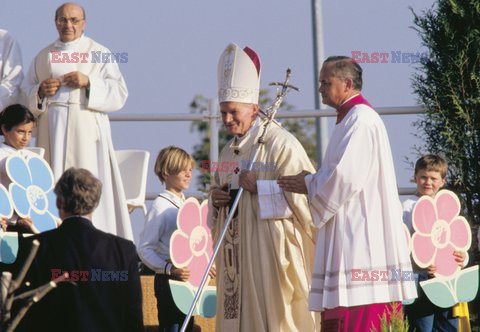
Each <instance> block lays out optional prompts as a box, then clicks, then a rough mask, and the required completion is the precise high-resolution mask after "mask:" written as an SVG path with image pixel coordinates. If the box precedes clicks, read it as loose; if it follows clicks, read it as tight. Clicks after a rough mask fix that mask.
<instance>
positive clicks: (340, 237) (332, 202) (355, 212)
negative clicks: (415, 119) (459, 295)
mask: <svg viewBox="0 0 480 332" xmlns="http://www.w3.org/2000/svg"><path fill="white" fill-rule="evenodd" d="M305 182H306V184H307V188H308V197H309V200H310V209H311V212H312V217H313V220H314V222H315V224H316V225H317V227H319V232H318V238H317V246H316V254H315V263H314V273H313V278H312V289H311V291H310V298H309V308H310V309H311V310H315V311H321V310H324V309H331V308H335V307H339V306H344V307H351V306H358V305H365V304H371V303H385V302H391V301H401V300H403V299H410V298H415V297H416V290H415V283H414V281H411V280H409V281H406V280H396V279H395V278H392V277H390V276H389V277H388V278H386V279H388V281H380V280H376V281H375V280H363V281H357V280H352V279H353V278H352V277H353V275H352V270H361V271H367V273H368V274H369V276H372V277H371V279H374V278H373V275H372V274H371V273H372V272H374V271H391V270H392V269H395V270H396V269H401V270H403V271H409V272H411V271H412V266H411V264H410V258H409V250H408V247H407V244H406V241H405V237H404V233H403V228H402V227H403V226H402V206H401V204H400V200H399V197H398V193H397V183H396V178H395V170H394V166H393V158H392V153H391V149H390V144H389V140H388V136H387V132H386V129H385V126H384V124H383V122H382V120H381V119H380V117H379V115H378V114H377V113H376V112H375V111H374V110H373V109H372V108H371V107H369V106H367V105H363V104H358V105H355V106H353V108H352V109H350V111H349V112H348V113H347V114H346V116H345V117H344V118H343V120H342V121H340V123H338V124H336V126H335V130H334V132H333V134H332V137H331V139H330V143H329V145H328V148H327V151H326V155H325V159H324V162H323V165H322V167H321V168H320V170H319V171H318V172H317V173H315V174H312V175H308V176H307V177H306V178H305ZM357 276H358V275H357ZM366 279H368V278H366Z"/></svg>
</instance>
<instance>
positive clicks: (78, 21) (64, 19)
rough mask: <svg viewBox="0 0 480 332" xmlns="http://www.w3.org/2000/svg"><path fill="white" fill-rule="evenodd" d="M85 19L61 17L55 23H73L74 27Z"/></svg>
mask: <svg viewBox="0 0 480 332" xmlns="http://www.w3.org/2000/svg"><path fill="white" fill-rule="evenodd" d="M83 20H84V19H83V18H76V17H71V18H66V17H59V18H57V19H56V21H55V22H57V24H59V25H67V24H68V22H70V23H72V25H77V24H78V23H80V22H81V21H83Z"/></svg>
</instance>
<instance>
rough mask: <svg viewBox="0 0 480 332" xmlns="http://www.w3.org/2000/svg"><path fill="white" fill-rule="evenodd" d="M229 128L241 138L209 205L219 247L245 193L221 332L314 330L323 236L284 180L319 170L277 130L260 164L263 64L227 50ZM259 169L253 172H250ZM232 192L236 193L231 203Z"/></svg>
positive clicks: (227, 257)
mask: <svg viewBox="0 0 480 332" xmlns="http://www.w3.org/2000/svg"><path fill="white" fill-rule="evenodd" d="M218 84H219V86H218V98H219V102H220V112H221V114H222V121H223V124H224V125H225V127H226V129H227V131H228V132H229V133H230V134H231V135H233V136H234V138H233V139H232V140H230V141H229V142H228V143H227V144H226V145H225V147H224V148H223V149H222V151H221V153H220V157H219V162H218V164H219V165H221V166H220V168H219V169H218V170H217V171H216V172H215V176H214V183H213V184H212V190H211V193H210V199H209V204H210V205H209V218H208V223H209V226H210V227H211V228H212V233H213V234H214V238H215V241H216V240H217V238H218V235H219V234H220V232H221V230H222V229H223V227H224V224H225V220H226V219H227V215H228V213H229V211H230V208H229V205H230V204H231V203H232V200H233V199H234V193H235V192H236V191H238V189H239V186H241V187H242V188H244V192H243V195H242V197H241V199H240V201H239V204H238V210H237V213H236V214H235V216H234V218H233V219H232V222H231V224H230V227H229V228H228V231H227V234H226V236H225V239H224V241H223V242H222V246H221V247H220V250H219V254H218V256H217V260H216V268H217V277H216V278H217V280H216V283H217V314H216V330H217V331H246V332H247V331H248V332H250V331H279V332H291V331H302V332H308V331H314V330H315V326H316V319H315V318H316V317H317V316H318V315H314V314H313V313H311V312H309V311H308V308H307V300H308V298H307V295H308V290H309V285H310V277H311V271H312V268H313V254H314V247H315V235H314V233H315V230H314V225H313V222H312V217H311V215H310V211H309V209H308V202H307V199H306V197H305V196H304V195H298V194H292V193H286V194H285V193H284V192H283V191H282V190H280V188H279V187H278V185H277V184H276V179H277V178H278V177H279V176H281V175H290V174H296V173H297V172H299V171H301V170H303V169H308V170H311V171H313V170H314V169H313V166H312V164H311V163H310V160H309V158H308V156H307V154H306V152H305V150H304V149H303V147H302V146H301V144H300V143H299V142H298V140H297V139H296V138H295V137H294V136H293V135H291V134H290V133H289V132H287V131H286V130H284V129H283V128H281V127H279V126H277V125H275V124H272V125H270V126H269V128H268V131H267V134H266V135H265V144H264V145H262V146H261V147H260V151H259V154H258V156H257V158H256V160H253V161H252V158H253V155H254V153H255V150H256V148H257V146H258V139H259V137H260V135H261V134H262V132H263V128H264V126H265V123H266V121H265V120H263V119H260V117H259V116H258V111H259V108H258V94H259V84H260V59H259V57H258V56H257V54H256V53H255V52H254V51H253V50H252V49H250V48H248V47H246V48H245V49H241V48H240V47H238V46H237V45H235V44H230V45H228V46H227V48H226V49H225V51H224V52H223V54H222V56H221V57H220V61H219V64H218ZM250 162H255V163H256V164H254V165H255V166H254V167H253V168H252V172H243V171H245V170H246V168H247V165H248V164H249V163H250ZM227 190H229V191H230V193H232V197H230V196H229V193H228V192H227Z"/></svg>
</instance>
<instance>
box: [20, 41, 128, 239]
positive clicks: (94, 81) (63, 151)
mask: <svg viewBox="0 0 480 332" xmlns="http://www.w3.org/2000/svg"><path fill="white" fill-rule="evenodd" d="M52 51H61V52H67V53H72V52H79V53H87V54H88V58H87V61H86V62H85V63H82V62H81V61H79V63H70V64H68V65H67V66H66V67H68V68H69V69H72V68H73V69H75V70H78V71H80V72H81V73H83V74H85V75H87V76H88V78H89V80H90V89H89V92H88V95H87V91H86V89H85V88H82V89H72V88H68V87H66V86H62V87H61V88H60V89H59V91H57V94H56V95H55V96H53V97H50V98H48V97H47V98H44V99H43V100H40V99H39V98H38V94H37V93H38V89H39V85H40V83H41V82H42V81H43V80H45V79H47V78H50V77H52V76H56V75H58V74H55V73H54V74H52V68H53V69H54V71H55V68H57V67H58V66H57V67H55V66H52V64H51V61H50V53H51V52H52ZM92 52H101V53H102V54H105V53H108V54H110V50H109V49H107V48H106V47H104V46H102V45H100V44H98V43H96V42H95V41H93V40H92V39H90V38H88V37H85V36H82V37H80V38H78V39H76V40H74V41H72V42H69V43H62V42H61V41H59V40H57V41H56V42H54V43H52V44H51V45H49V46H47V47H46V48H44V49H43V50H42V51H40V52H39V54H38V55H37V56H36V57H35V60H34V61H33V63H32V65H31V67H30V69H29V72H28V75H27V78H26V79H25V81H24V83H23V86H22V87H23V89H24V91H25V93H26V95H27V96H28V98H29V107H30V110H31V111H32V112H33V113H34V114H35V115H36V116H38V136H37V145H38V146H41V147H43V148H44V149H45V159H46V160H47V161H48V162H49V163H50V165H51V167H52V170H53V174H54V176H55V178H56V179H58V178H59V177H60V176H61V174H62V173H63V171H64V170H65V169H68V168H69V167H72V166H73V167H81V168H86V169H88V170H89V171H91V172H92V173H93V174H94V175H95V176H96V177H98V178H99V179H100V180H101V181H102V183H103V188H102V197H101V198H100V203H99V206H98V207H97V209H96V210H95V211H94V214H93V224H94V225H95V227H96V228H98V229H100V230H102V231H105V232H108V233H112V234H115V235H118V236H121V237H124V238H126V239H130V240H131V239H133V235H132V229H131V224H130V216H129V214H128V210H127V205H126V201H125V193H124V190H123V184H122V179H121V175H120V169H119V167H118V164H117V160H116V158H115V153H114V148H113V143H112V138H111V131H110V122H109V120H108V116H107V114H106V113H108V112H114V111H118V110H119V109H121V108H122V107H123V105H124V104H125V101H126V100H127V97H128V91H127V86H126V84H125V81H124V79H123V76H122V74H121V72H120V69H119V67H118V64H117V63H114V62H105V63H103V62H97V63H94V62H93V56H92ZM57 69H58V68H57ZM57 72H58V70H57Z"/></svg>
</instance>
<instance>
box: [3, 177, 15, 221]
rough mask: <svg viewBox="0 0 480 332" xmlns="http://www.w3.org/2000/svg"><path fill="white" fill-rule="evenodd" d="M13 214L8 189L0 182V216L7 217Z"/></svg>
mask: <svg viewBox="0 0 480 332" xmlns="http://www.w3.org/2000/svg"><path fill="white" fill-rule="evenodd" d="M12 215H13V206H12V200H11V199H10V194H9V193H8V190H7V189H6V188H5V187H4V186H3V185H2V184H0V218H2V219H3V218H6V219H9V218H11V217H12Z"/></svg>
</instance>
